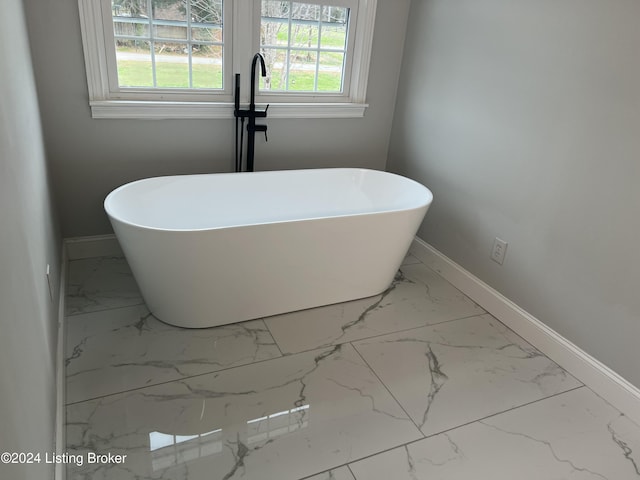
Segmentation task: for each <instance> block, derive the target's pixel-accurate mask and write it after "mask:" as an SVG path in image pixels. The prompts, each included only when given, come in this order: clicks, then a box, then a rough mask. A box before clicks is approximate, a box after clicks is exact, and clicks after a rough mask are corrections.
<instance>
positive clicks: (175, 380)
mask: <svg viewBox="0 0 640 480" xmlns="http://www.w3.org/2000/svg"><path fill="white" fill-rule="evenodd" d="M140 305H142V304H140ZM136 306H139V305H127V306H123V307H116V308H114V309H109V310H115V309H121V308H130V307H136ZM88 313H95V312H88ZM152 315H153V314H152ZM483 315H489V314H487V313H482V314H477V315H469V316H466V317H461V318H454V319H451V320H443V321H442V322H438V323H433V324H429V325H423V326H420V327H412V328H407V329H402V330H395V331H392V332H388V333H381V334H379V335H373V336H371V337H363V338H358V339H354V340H351V341H346V342H342V343H337V344H326V345H321V346H318V347H314V348H310V349H308V350H301V351H299V352H290V353H289V352H287V353H284V352H283V351H282V349H281V348H280V345H279V344H278V341H277V340H276V337H275V336H274V335H273V333H272V332H271V330H270V329H269V326H268V324H267V322H265V321H264V319H259V321H262V322H263V323H264V325H265V327H266V330H267V332H268V333H269V335H271V338H272V339H273V341H274V344H275V345H276V347H277V348H278V351H279V352H280V354H281V356H279V357H273V358H265V359H264V360H258V361H255V362H249V363H244V364H242V365H234V366H231V367H226V368H222V369H220V370H211V371H208V372H202V373H198V374H195V375H188V376H185V377H179V378H174V379H173V380H166V381H164V382H159V383H152V384H146V385H144V386H140V387H135V388H130V389H127V390H121V391H117V392H111V393H107V394H104V395H98V396H96V397H91V398H87V399H84V400H78V401H75V402H70V403H67V404H65V407H69V406H71V405H77V404H79V403H83V402H89V401H93V400H99V399H102V398H106V397H111V396H114V395H120V394H124V393H130V392H134V391H136V390H143V389H145V388H151V387H157V386H158V385H166V384H168V383H172V382H179V381H185V380H189V379H192V378H197V377H202V376H204V375H212V374H214V373H221V372H225V371H228V370H232V369H234V368H240V367H246V366H249V365H257V364H260V363H264V362H269V361H272V360H277V359H278V358H285V357H290V356H294V355H300V354H303V353H309V352H313V351H316V350H322V349H327V348H331V347H335V346H338V345H345V344H347V343H351V344H352V342H360V341H364V340H371V339H375V338H381V337H384V336H387V335H395V334H398V333H404V332H410V331H412V330H417V329H420V328H428V327H434V326H437V325H443V324H445V323H451V322H456V321H460V320H468V319H470V318H473V317H480V316H483ZM67 318H68V317H65V320H66V319H67ZM154 318H156V317H155V316H154ZM267 318H268V317H267ZM156 320H158V319H157V318H156ZM158 321H160V322H162V320H158ZM253 321H255V320H247V322H253ZM163 323H164V322H163ZM242 323H245V322H238V323H237V324H236V325H238V324H242ZM167 325H169V324H167ZM171 326H173V325H171ZM176 328H180V327H176ZM213 328H215V327H213ZM352 346H353V347H354V349H355V346H354V345H353V344H352ZM356 351H357V350H356ZM358 354H360V352H358ZM65 360H66V358H65ZM365 363H366V361H365ZM367 366H369V365H368V364H367ZM369 368H371V367H370V366H369ZM376 376H377V375H376ZM65 385H66V375H65ZM383 385H384V384H383ZM385 388H386V385H385ZM394 400H395V397H394ZM396 401H397V400H396ZM403 410H404V409H403ZM405 413H406V412H405Z"/></svg>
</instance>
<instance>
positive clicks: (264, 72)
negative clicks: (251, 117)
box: [249, 53, 267, 110]
mask: <svg viewBox="0 0 640 480" xmlns="http://www.w3.org/2000/svg"><path fill="white" fill-rule="evenodd" d="M258 60H260V70H261V74H262V76H263V77H266V76H267V67H266V66H265V64H264V57H263V56H262V54H260V53H256V54H255V55H254V56H253V60H252V61H251V104H250V105H249V110H255V108H256V64H257V62H258Z"/></svg>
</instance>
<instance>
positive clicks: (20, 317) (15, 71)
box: [0, 0, 60, 480]
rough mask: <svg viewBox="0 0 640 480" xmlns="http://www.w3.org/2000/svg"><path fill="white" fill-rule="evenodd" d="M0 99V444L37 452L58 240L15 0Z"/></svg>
mask: <svg viewBox="0 0 640 480" xmlns="http://www.w3.org/2000/svg"><path fill="white" fill-rule="evenodd" d="M0 99H1V100H0V225H1V227H0V245H1V246H2V248H0V425H2V428H0V451H2V452H5V451H9V452H41V453H42V454H43V455H44V453H45V452H52V451H53V450H52V449H53V442H54V423H55V400H56V394H55V345H56V333H57V323H56V316H57V298H58V285H57V281H56V280H57V279H58V278H59V265H60V258H59V252H60V244H59V239H58V236H57V234H56V229H55V227H54V220H53V213H52V208H51V204H50V199H49V187H48V182H47V172H46V163H45V156H44V149H43V142H42V135H41V132H40V117H39V114H38V105H37V99H36V90H35V84H34V80H33V72H32V69H31V63H30V57H29V46H28V41H27V32H26V25H25V23H24V15H23V10H22V2H21V1H20V0H3V2H2V14H1V15H0ZM47 263H49V264H50V265H51V267H52V271H51V274H52V278H53V280H54V282H56V285H54V287H55V291H54V298H55V300H56V301H54V302H51V301H50V299H49V292H48V287H47V282H46V278H45V268H46V264H47ZM52 477H53V468H52V466H51V465H46V464H44V463H41V464H39V465H38V464H36V465H0V478H7V479H9V478H10V479H15V480H22V479H34V480H35V479H38V480H42V479H46V478H52Z"/></svg>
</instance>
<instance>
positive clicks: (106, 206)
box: [103, 167, 433, 233]
mask: <svg viewBox="0 0 640 480" xmlns="http://www.w3.org/2000/svg"><path fill="white" fill-rule="evenodd" d="M313 170H323V171H332V170H333V171H336V170H338V171H344V170H349V171H357V172H377V173H382V174H385V175H391V176H393V177H397V178H400V179H402V181H406V182H409V183H411V184H414V185H415V186H417V187H418V188H420V189H422V190H423V191H424V193H425V194H426V196H425V198H424V199H423V200H422V201H420V202H416V205H413V206H411V207H408V208H393V209H389V210H373V211H370V212H357V213H346V214H340V215H320V216H314V217H305V218H295V219H288V220H274V221H262V222H251V223H243V224H238V225H226V226H225V225H222V226H217V227H204V228H161V227H155V226H150V225H143V224H139V223H136V222H131V221H128V220H125V219H123V218H122V217H120V216H118V215H114V214H113V209H112V208H110V206H109V203H110V202H109V201H110V200H112V199H113V198H115V196H116V195H117V193H118V192H120V191H121V190H124V189H125V188H131V187H132V186H133V185H135V184H138V183H144V182H146V181H148V180H151V179H158V178H171V177H187V176H191V177H196V176H198V177H200V176H210V175H233V174H238V173H242V174H245V173H248V174H277V173H282V172H301V171H305V172H306V171H313ZM432 202H433V193H432V192H431V190H430V189H429V188H427V187H426V186H424V185H423V184H421V183H420V182H417V181H415V180H413V179H411V178H408V177H405V176H404V175H400V174H397V173H393V172H387V171H385V170H375V169H371V168H357V167H353V168H352V167H335V168H318V169H316V168H304V169H292V170H265V171H259V172H219V173H195V174H190V173H187V174H178V175H158V176H156V177H145V178H141V179H138V180H133V181H131V182H127V183H125V184H123V185H120V186H119V187H116V188H115V189H113V190H112V191H111V192H109V194H107V196H106V197H105V199H104V202H103V207H104V210H105V212H106V214H107V216H108V217H109V220H110V221H114V220H115V221H117V222H119V223H122V224H125V225H127V226H129V227H133V228H137V229H141V230H152V231H156V232H167V233H169V232H171V233H188V232H209V231H216V230H225V229H235V228H246V227H252V226H256V225H272V224H285V223H300V222H308V221H313V220H322V219H329V218H348V217H355V216H370V215H382V214H387V213H388V214H392V213H397V212H410V211H413V210H419V209H422V208H428V207H429V206H430V205H431V203H432Z"/></svg>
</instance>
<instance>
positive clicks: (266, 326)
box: [249, 317, 286, 360]
mask: <svg viewBox="0 0 640 480" xmlns="http://www.w3.org/2000/svg"><path fill="white" fill-rule="evenodd" d="M267 318H268V317H267ZM249 321H250V320H249ZM260 321H261V322H262V324H263V325H264V328H266V329H267V332H269V335H271V339H272V340H273V343H274V344H275V346H276V347H277V348H278V351H279V352H280V356H281V357H284V356H286V355H285V353H284V352H283V351H282V348H280V345H279V344H278V341H277V340H276V337H275V335H273V332H272V331H271V329H270V328H269V325H267V322H265V321H264V318H261V319H260ZM270 360H272V359H270Z"/></svg>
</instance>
